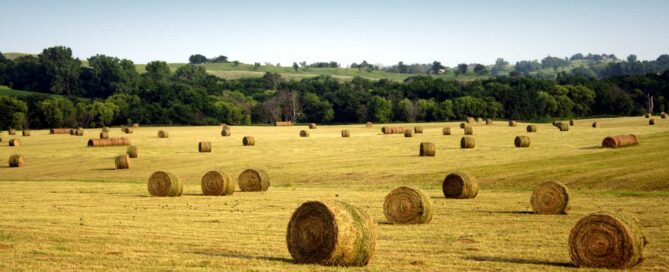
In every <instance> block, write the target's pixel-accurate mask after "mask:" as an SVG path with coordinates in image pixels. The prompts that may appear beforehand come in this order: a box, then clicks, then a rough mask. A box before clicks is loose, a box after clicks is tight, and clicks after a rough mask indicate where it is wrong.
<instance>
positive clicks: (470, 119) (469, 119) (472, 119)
mask: <svg viewBox="0 0 669 272" xmlns="http://www.w3.org/2000/svg"><path fill="white" fill-rule="evenodd" d="M474 122H476V119H474V117H467V124H470V125H471V124H474Z"/></svg>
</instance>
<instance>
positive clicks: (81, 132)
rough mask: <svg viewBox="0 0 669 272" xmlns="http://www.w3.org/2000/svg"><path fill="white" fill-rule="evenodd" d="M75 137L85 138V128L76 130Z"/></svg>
mask: <svg viewBox="0 0 669 272" xmlns="http://www.w3.org/2000/svg"><path fill="white" fill-rule="evenodd" d="M74 135H75V136H84V128H78V129H75V130H74Z"/></svg>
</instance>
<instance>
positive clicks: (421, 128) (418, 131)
mask: <svg viewBox="0 0 669 272" xmlns="http://www.w3.org/2000/svg"><path fill="white" fill-rule="evenodd" d="M413 132H414V133H416V134H419V133H423V127H414V128H413Z"/></svg>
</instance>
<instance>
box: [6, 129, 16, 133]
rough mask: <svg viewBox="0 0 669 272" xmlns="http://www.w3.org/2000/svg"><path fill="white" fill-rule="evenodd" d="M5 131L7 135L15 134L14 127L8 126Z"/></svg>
mask: <svg viewBox="0 0 669 272" xmlns="http://www.w3.org/2000/svg"><path fill="white" fill-rule="evenodd" d="M7 133H9V135H16V129H13V128H10V129H8V130H7Z"/></svg>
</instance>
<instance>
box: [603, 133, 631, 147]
mask: <svg viewBox="0 0 669 272" xmlns="http://www.w3.org/2000/svg"><path fill="white" fill-rule="evenodd" d="M638 143H639V137H638V136H636V135H634V134H629V135H618V136H609V137H606V138H604V140H603V141H602V147H608V148H619V147H626V146H631V145H636V144H638Z"/></svg>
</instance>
